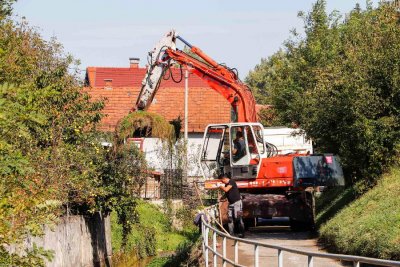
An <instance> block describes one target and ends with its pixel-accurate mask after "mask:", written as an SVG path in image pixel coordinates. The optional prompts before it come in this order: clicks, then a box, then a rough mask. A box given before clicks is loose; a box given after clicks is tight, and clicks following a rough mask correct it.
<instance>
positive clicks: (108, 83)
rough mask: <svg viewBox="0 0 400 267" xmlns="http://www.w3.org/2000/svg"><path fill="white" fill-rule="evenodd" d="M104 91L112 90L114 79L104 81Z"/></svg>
mask: <svg viewBox="0 0 400 267" xmlns="http://www.w3.org/2000/svg"><path fill="white" fill-rule="evenodd" d="M104 89H105V90H112V79H104Z"/></svg>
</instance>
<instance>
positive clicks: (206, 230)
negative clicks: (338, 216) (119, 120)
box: [201, 215, 400, 267]
mask: <svg viewBox="0 0 400 267" xmlns="http://www.w3.org/2000/svg"><path fill="white" fill-rule="evenodd" d="M201 221H202V225H201V230H202V238H203V241H202V249H203V255H204V260H205V266H206V267H208V266H209V260H210V259H209V253H210V252H211V254H212V264H213V266H214V267H217V264H218V258H220V259H221V260H222V266H223V267H226V264H227V263H229V264H230V265H232V266H235V267H236V266H238V267H244V265H240V264H239V243H244V244H248V245H251V246H254V267H259V266H260V261H259V250H260V247H264V248H270V249H275V250H276V251H277V255H278V267H283V258H284V252H290V253H295V254H300V255H304V256H307V257H308V267H313V265H314V258H327V259H333V260H338V261H347V262H353V265H354V267H360V264H361V263H367V264H373V265H377V266H400V261H391V260H381V259H374V258H368V257H360V256H351V255H343V254H332V253H318V252H310V251H303V250H299V249H291V248H287V247H281V246H275V245H271V244H267V243H262V242H256V241H252V240H249V239H243V238H237V237H233V236H230V235H227V234H225V233H223V232H221V231H219V230H217V229H216V228H214V227H212V226H211V225H210V224H209V223H208V219H205V217H204V215H203V216H202V218H201ZM210 231H211V235H212V246H210V245H209V236H210ZM217 236H220V237H222V254H221V253H219V252H218V251H217ZM228 239H230V240H233V241H234V258H233V259H229V258H227V255H226V241H227V240H228Z"/></svg>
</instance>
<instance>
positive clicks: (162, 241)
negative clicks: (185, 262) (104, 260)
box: [111, 200, 197, 266]
mask: <svg viewBox="0 0 400 267" xmlns="http://www.w3.org/2000/svg"><path fill="white" fill-rule="evenodd" d="M136 212H137V216H138V220H137V223H135V224H134V225H133V227H132V231H131V233H130V234H129V235H128V236H127V243H126V245H125V247H124V246H123V238H122V237H123V235H122V229H123V228H122V225H121V224H120V223H118V218H117V216H116V214H115V213H112V214H111V232H112V239H111V240H112V246H113V251H114V253H116V254H123V253H125V254H128V255H134V256H135V258H136V259H141V258H145V257H147V256H155V255H157V254H159V253H165V252H175V251H176V252H177V254H179V255H180V254H182V253H183V252H182V251H183V250H185V249H186V250H187V248H188V247H190V244H192V242H191V240H195V239H196V237H197V228H196V227H194V226H192V225H189V222H188V218H187V219H185V220H186V224H187V226H188V227H184V230H182V231H177V230H175V229H173V227H172V224H171V221H172V218H171V217H170V216H168V213H166V212H165V211H164V212H163V211H162V210H161V209H160V208H159V207H157V206H155V205H153V204H150V203H148V202H145V201H143V200H138V201H137V206H136ZM190 219H191V217H190ZM184 224H185V223H184ZM172 258H174V257H172ZM172 258H171V257H161V258H156V259H155V260H154V261H155V262H157V264H160V262H168V261H170V260H171V259H172ZM122 260H123V258H122ZM174 261H175V262H177V261H176V258H174ZM152 264H154V263H152ZM158 266H161V265H158Z"/></svg>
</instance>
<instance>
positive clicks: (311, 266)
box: [308, 256, 314, 267]
mask: <svg viewBox="0 0 400 267" xmlns="http://www.w3.org/2000/svg"><path fill="white" fill-rule="evenodd" d="M313 266H314V257H313V256H308V267H313Z"/></svg>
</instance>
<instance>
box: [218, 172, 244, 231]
mask: <svg viewBox="0 0 400 267" xmlns="http://www.w3.org/2000/svg"><path fill="white" fill-rule="evenodd" d="M218 178H219V179H220V180H221V182H222V183H224V184H225V185H221V186H220V187H219V189H221V190H222V191H224V192H225V196H226V198H227V199H228V202H229V210H228V218H229V223H228V227H229V233H230V234H231V235H233V234H234V230H235V225H236V227H237V230H238V232H239V237H242V238H243V237H244V223H243V220H242V208H243V204H242V200H241V198H240V192H239V189H238V187H237V184H236V182H235V181H234V180H233V179H230V178H229V177H227V176H226V175H223V174H221V175H220V176H219V177H218Z"/></svg>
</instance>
